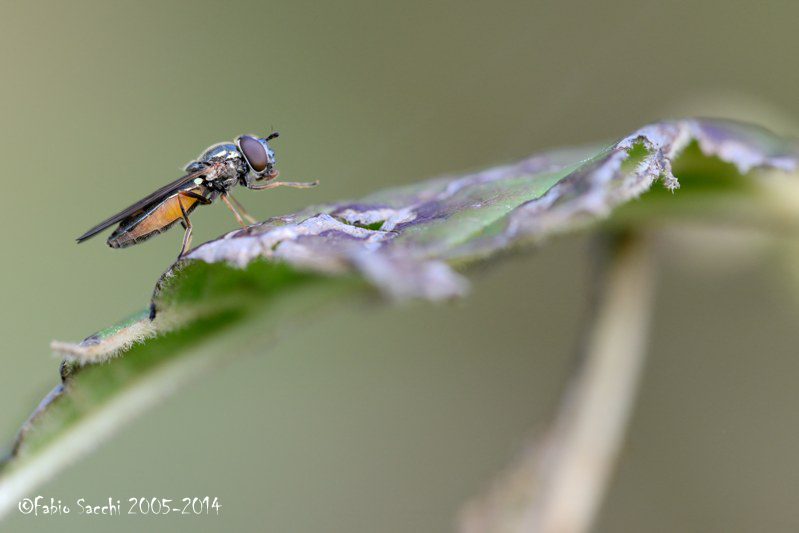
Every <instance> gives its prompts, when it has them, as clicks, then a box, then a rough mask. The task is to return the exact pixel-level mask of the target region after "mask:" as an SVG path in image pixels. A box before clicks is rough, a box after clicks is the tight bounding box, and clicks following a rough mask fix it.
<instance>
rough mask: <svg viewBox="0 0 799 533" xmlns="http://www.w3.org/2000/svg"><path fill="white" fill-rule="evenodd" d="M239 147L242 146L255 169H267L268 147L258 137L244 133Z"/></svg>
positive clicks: (243, 151)
mask: <svg viewBox="0 0 799 533" xmlns="http://www.w3.org/2000/svg"><path fill="white" fill-rule="evenodd" d="M239 147H241V152H242V153H243V154H244V157H245V159H247V162H248V163H249V164H250V166H251V167H252V169H253V170H254V171H256V172H263V171H264V169H266V165H267V163H268V158H267V155H266V149H265V148H264V146H263V145H262V144H261V143H260V142H258V139H256V138H254V137H250V136H249V135H242V136H241V137H239Z"/></svg>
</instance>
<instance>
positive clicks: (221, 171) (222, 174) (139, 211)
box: [77, 132, 318, 259]
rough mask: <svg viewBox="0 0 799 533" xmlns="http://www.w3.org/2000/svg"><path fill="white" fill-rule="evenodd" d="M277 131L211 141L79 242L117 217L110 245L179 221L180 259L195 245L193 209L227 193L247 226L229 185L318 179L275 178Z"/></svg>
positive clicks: (128, 243) (148, 234)
mask: <svg viewBox="0 0 799 533" xmlns="http://www.w3.org/2000/svg"><path fill="white" fill-rule="evenodd" d="M277 136H278V133H277V132H274V133H271V134H270V135H268V136H267V137H266V138H264V139H260V138H258V137H254V136H252V135H242V136H240V137H238V138H237V139H236V141H235V143H220V144H215V145H213V146H210V147H209V148H207V149H206V150H205V151H204V152H203V153H202V155H200V157H199V158H197V160H195V161H192V162H191V163H189V164H188V165H186V167H185V169H184V170H185V172H186V174H185V175H184V176H182V177H180V178H178V179H176V180H175V181H173V182H172V183H169V184H167V185H164V186H163V187H161V188H160V189H158V190H157V191H155V192H153V193H152V194H150V195H148V196H146V197H144V198H142V199H141V200H139V201H138V202H136V203H135V204H133V205H131V206H130V207H128V208H127V209H124V210H122V211H120V212H119V213H117V214H116V215H114V216H112V217H110V218H108V219H107V220H104V221H102V222H100V223H99V224H97V225H96V226H94V227H93V228H92V229H90V230H89V231H87V232H86V233H84V234H83V235H81V236H80V237H78V239H77V241H78V242H79V243H80V242H83V241H85V240H86V239H89V238H91V237H94V236H95V235H97V234H98V233H100V232H101V231H103V230H104V229H106V228H108V227H110V226H112V225H114V224H116V223H117V222H118V223H119V226H118V227H117V228H116V229H115V230H114V232H113V233H111V236H110V237H108V241H107V242H108V246H110V247H111V248H124V247H126V246H132V245H134V244H138V243H140V242H142V241H145V240H147V239H149V238H150V237H152V236H154V235H158V234H159V233H161V232H164V231H166V230H168V229H169V228H170V227H172V225H174V224H175V223H176V222H180V223H181V225H182V226H183V228H184V229H185V233H184V234H183V245H182V246H181V248H180V253H179V254H178V259H180V258H181V257H183V254H184V253H186V250H187V249H188V248H189V245H190V244H191V222H190V221H189V213H191V212H192V211H193V210H194V208H195V207H197V206H198V205H208V204H210V203H212V202H213V201H214V200H215V199H216V197H217V196H218V197H220V198H222V201H223V202H225V205H226V206H227V207H228V209H230V210H231V211H232V212H233V216H235V217H236V221H238V223H239V224H240V225H241V226H242V227H247V224H246V223H245V222H244V219H246V220H247V221H248V222H249V223H250V224H255V219H254V218H253V217H251V216H250V215H249V214H248V213H247V211H246V210H245V209H244V207H243V206H242V205H241V204H240V203H239V202H238V201H237V200H236V199H235V198H233V196H232V195H231V194H230V189H232V188H233V187H235V186H236V185H243V186H245V187H247V188H248V189H253V190H256V191H263V190H266V189H274V188H275V187H293V188H295V189H305V188H308V187H313V186H315V185H317V183H318V182H316V181H314V182H311V183H292V182H284V181H272V180H273V179H275V178H276V177H277V175H278V171H277V170H275V153H274V152H273V151H272V149H271V148H270V147H269V145H268V144H267V142H268V141H271V140H272V139H274V138H276V137H277ZM259 182H260V183H259ZM237 208H238V209H237Z"/></svg>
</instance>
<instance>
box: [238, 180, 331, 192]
mask: <svg viewBox="0 0 799 533" xmlns="http://www.w3.org/2000/svg"><path fill="white" fill-rule="evenodd" d="M317 185H319V180H316V181H311V182H304V183H302V182H291V181H275V182H272V183H267V184H266V185H261V186H260V187H259V186H252V187H250V189H252V190H254V191H265V190H266V189H274V188H275V187H291V188H292V189H310V188H311V187H316V186H317Z"/></svg>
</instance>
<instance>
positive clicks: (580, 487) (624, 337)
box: [462, 235, 654, 533]
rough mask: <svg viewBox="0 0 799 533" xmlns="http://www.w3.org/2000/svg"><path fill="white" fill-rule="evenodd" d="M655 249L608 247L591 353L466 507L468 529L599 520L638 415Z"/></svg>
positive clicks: (562, 527)
mask: <svg viewBox="0 0 799 533" xmlns="http://www.w3.org/2000/svg"><path fill="white" fill-rule="evenodd" d="M649 246H650V243H649V242H648V241H647V240H646V239H645V238H643V237H640V236H631V235H624V236H617V237H615V238H614V239H613V240H612V243H611V247H610V254H609V258H608V264H607V269H606V271H605V273H604V276H603V281H602V285H601V286H600V293H599V295H598V302H597V306H596V310H595V314H594V315H593V318H592V322H591V325H590V327H589V329H588V331H587V338H586V341H587V342H586V344H585V349H584V351H583V353H582V354H581V355H582V357H581V359H580V361H579V365H578V366H577V368H576V371H575V372H574V374H573V375H572V376H571V377H570V379H569V382H568V383H567V387H566V390H565V392H564V395H563V397H562V399H561V402H560V405H559V408H558V410H557V412H556V414H555V417H554V420H553V421H552V423H551V424H550V426H549V428H548V429H547V430H546V432H545V433H544V435H543V438H541V439H540V440H539V441H538V442H536V443H535V445H533V446H531V447H529V449H528V450H527V451H526V453H525V454H524V455H523V456H522V458H521V461H520V462H519V463H518V464H517V465H516V466H515V467H514V468H513V469H512V470H511V471H510V472H509V473H508V474H506V475H505V476H503V477H502V479H500V480H499V481H498V483H497V485H496V486H495V487H494V488H493V489H492V490H491V491H490V493H489V494H488V496H487V498H485V499H484V500H482V501H480V502H476V503H474V504H472V505H470V506H469V507H468V508H467V509H466V512H465V514H464V520H463V521H462V526H463V527H462V531H464V532H468V533H477V532H483V531H491V532H508V533H510V532H522V531H523V532H527V533H529V532H536V533H555V532H557V533H581V532H585V531H587V530H588V529H589V528H590V527H591V524H592V523H593V521H594V518H595V516H596V514H597V510H598V508H599V504H600V503H601V501H602V496H603V494H604V492H605V489H606V487H607V485H608V481H609V479H610V475H611V473H612V471H613V466H614V464H615V460H616V457H617V455H618V452H619V449H620V447H621V443H622V439H623V435H624V431H625V428H626V426H627V422H628V420H629V417H630V412H631V410H632V406H633V401H634V398H635V393H636V390H637V386H638V382H639V378H640V375H641V370H642V368H643V363H644V359H645V347H646V339H647V334H648V330H649V323H650V315H651V310H652V297H653V292H654V291H653V281H654V280H653V278H654V276H653V269H652V265H653V262H652V258H651V254H650V250H649Z"/></svg>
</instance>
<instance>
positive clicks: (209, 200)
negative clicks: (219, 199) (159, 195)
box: [181, 191, 212, 205]
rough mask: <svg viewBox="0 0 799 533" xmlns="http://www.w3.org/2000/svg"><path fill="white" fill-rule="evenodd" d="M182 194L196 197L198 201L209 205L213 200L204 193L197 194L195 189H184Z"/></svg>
mask: <svg viewBox="0 0 799 533" xmlns="http://www.w3.org/2000/svg"><path fill="white" fill-rule="evenodd" d="M181 194H182V195H183V196H188V197H189V198H194V199H195V200H197V201H198V202H200V203H201V204H203V205H208V204H210V203H211V202H212V200H211V199H210V198H206V197H205V196H203V195H202V194H197V193H196V192H193V191H183V192H181Z"/></svg>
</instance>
